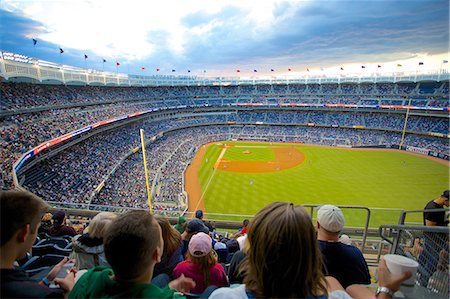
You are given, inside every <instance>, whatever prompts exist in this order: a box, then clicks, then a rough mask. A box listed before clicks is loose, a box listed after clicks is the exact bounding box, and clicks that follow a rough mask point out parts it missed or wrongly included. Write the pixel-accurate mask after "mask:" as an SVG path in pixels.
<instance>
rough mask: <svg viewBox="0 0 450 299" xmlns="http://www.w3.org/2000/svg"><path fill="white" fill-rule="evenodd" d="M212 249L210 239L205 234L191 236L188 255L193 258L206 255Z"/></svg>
mask: <svg viewBox="0 0 450 299" xmlns="http://www.w3.org/2000/svg"><path fill="white" fill-rule="evenodd" d="M211 249H212V239H211V237H210V236H209V235H207V234H205V233H202V232H200V233H198V234H195V235H193V236H192V238H191V240H190V241H189V253H190V254H191V255H192V256H195V257H202V256H205V255H207V254H208V253H209V252H210V251H211Z"/></svg>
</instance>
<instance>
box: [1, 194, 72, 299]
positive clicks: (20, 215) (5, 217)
mask: <svg viewBox="0 0 450 299" xmlns="http://www.w3.org/2000/svg"><path fill="white" fill-rule="evenodd" d="M0 208H1V234H0V239H1V255H0V257H1V292H0V294H1V297H2V298H44V297H61V298H62V297H63V296H64V295H65V294H67V293H68V292H70V290H71V289H72V287H73V284H74V279H75V276H74V273H73V272H70V273H68V274H67V276H66V277H65V278H63V279H59V278H56V275H57V274H58V272H59V271H60V270H61V268H62V266H63V265H64V264H65V263H66V262H67V259H66V258H65V259H63V260H62V261H61V262H60V263H59V264H57V265H56V266H55V267H53V269H52V270H51V271H50V272H49V273H48V274H47V276H46V277H45V278H44V279H43V280H42V281H41V282H39V283H38V282H36V281H35V280H33V279H32V278H30V277H29V276H28V274H27V273H26V272H24V271H22V270H18V269H15V268H14V262H15V261H16V260H18V259H22V258H23V257H24V256H25V255H26V253H27V252H28V251H30V249H31V247H32V246H33V243H34V241H35V240H36V236H37V233H38V228H39V225H40V222H41V217H42V215H44V213H45V211H46V210H47V209H48V208H49V207H48V205H47V204H46V203H45V202H44V201H43V200H42V199H40V198H39V197H37V196H35V195H34V194H32V193H30V192H26V191H19V190H10V191H0ZM50 281H54V282H55V283H56V284H58V285H59V288H56V289H55V288H49V287H48V286H49V284H50Z"/></svg>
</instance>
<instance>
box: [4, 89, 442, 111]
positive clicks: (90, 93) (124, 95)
mask: <svg viewBox="0 0 450 299" xmlns="http://www.w3.org/2000/svg"><path fill="white" fill-rule="evenodd" d="M446 91H447V93H446ZM278 95H283V96H285V95H290V96H333V95H334V96H350V97H351V98H353V99H360V98H364V97H365V96H372V97H379V96H383V97H385V96H386V99H389V97H395V96H397V97H404V96H407V97H408V96H410V97H415V96H424V97H423V99H424V100H425V104H426V105H427V106H428V105H429V103H428V104H427V96H430V97H432V96H437V97H444V98H446V99H447V105H448V82H444V83H439V82H435V83H432V84H431V83H378V84H366V83H365V84H308V85H302V84H290V85H239V86H220V87H219V86H174V87H107V86H102V87H100V86H71V85H40V84H25V83H4V82H0V97H1V98H2V102H1V104H0V110H1V111H11V110H13V111H18V110H21V109H28V108H33V107H42V106H55V105H64V106H70V105H83V104H89V103H102V102H123V101H137V100H155V99H161V98H164V99H168V98H184V97H188V98H192V97H194V98H199V97H200V98H201V97H207V98H213V97H223V96H232V97H239V96H260V97H262V98H264V97H267V96H278ZM255 99H256V102H258V97H256V98H255ZM280 102H282V100H280ZM444 102H445V101H444Z"/></svg>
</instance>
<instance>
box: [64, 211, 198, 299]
mask: <svg viewBox="0 0 450 299" xmlns="http://www.w3.org/2000/svg"><path fill="white" fill-rule="evenodd" d="M163 248H164V241H163V239H162V234H161V228H160V226H159V224H158V222H157V221H156V219H155V218H154V217H153V216H152V215H151V214H149V213H148V212H145V211H130V212H127V213H124V214H122V215H121V216H119V217H117V218H116V219H114V220H113V221H112V222H111V224H110V225H109V226H108V228H107V230H106V233H105V237H104V251H105V256H106V259H107V261H108V263H109V264H110V265H111V268H112V269H110V268H107V267H95V268H92V269H90V270H88V271H87V272H86V273H85V274H84V275H82V276H81V277H80V278H79V280H78V281H77V283H76V284H75V286H74V287H73V289H72V292H71V293H70V294H69V298H105V297H109V298H180V297H181V298H183V296H182V294H180V293H177V292H182V293H183V292H188V291H189V290H190V289H192V288H193V287H194V286H195V282H194V281H193V280H192V279H191V278H187V277H184V276H183V277H180V278H178V279H176V280H173V281H171V282H170V283H169V284H168V285H167V286H166V287H164V288H160V287H158V286H156V285H153V284H151V283H150V280H151V278H152V275H153V268H154V267H155V264H156V263H158V262H160V261H161V256H162V254H163Z"/></svg>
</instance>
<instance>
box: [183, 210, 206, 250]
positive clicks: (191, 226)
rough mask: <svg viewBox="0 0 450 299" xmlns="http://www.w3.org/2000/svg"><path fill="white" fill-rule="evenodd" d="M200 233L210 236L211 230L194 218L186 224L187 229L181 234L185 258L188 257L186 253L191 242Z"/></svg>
mask: <svg viewBox="0 0 450 299" xmlns="http://www.w3.org/2000/svg"><path fill="white" fill-rule="evenodd" d="M198 232H203V233H205V234H208V233H209V229H208V228H207V227H206V226H205V225H204V224H203V221H202V220H200V219H197V218H194V219H191V220H189V222H188V223H187V224H186V229H185V230H184V232H183V233H182V234H181V242H182V249H181V254H182V255H183V258H184V257H185V256H186V253H187V251H188V245H189V240H190V239H191V238H192V236H193V235H195V234H196V233H198Z"/></svg>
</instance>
